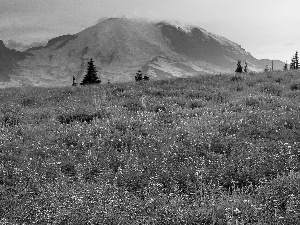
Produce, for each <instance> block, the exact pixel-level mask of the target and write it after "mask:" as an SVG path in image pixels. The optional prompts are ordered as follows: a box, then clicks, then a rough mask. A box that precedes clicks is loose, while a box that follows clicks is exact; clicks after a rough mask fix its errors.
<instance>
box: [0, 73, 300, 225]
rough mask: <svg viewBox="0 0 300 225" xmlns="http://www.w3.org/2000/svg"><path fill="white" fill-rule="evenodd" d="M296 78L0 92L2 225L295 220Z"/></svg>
mask: <svg viewBox="0 0 300 225" xmlns="http://www.w3.org/2000/svg"><path fill="white" fill-rule="evenodd" d="M299 80H300V74H299V73H296V72H295V73H292V72H286V73H283V72H273V73H268V74H250V75H242V76H233V75H232V76H230V75H223V76H210V77H208V76H206V77H198V78H188V79H175V80H168V81H155V82H154V81H150V82H146V83H145V82H144V83H128V84H110V85H98V86H85V87H67V88H48V89H47V88H23V89H17V88H11V89H5V90H1V92H0V103H1V108H0V123H1V128H0V221H1V222H0V223H1V224H299V223H300V201H299V200H300V195H299V194H300V193H299V192H300V171H299V170H300V152H299V151H300V110H299V106H300V103H299V100H300V91H299V90H300V89H299V88H298V86H299V85H298V84H299V83H300V82H299Z"/></svg>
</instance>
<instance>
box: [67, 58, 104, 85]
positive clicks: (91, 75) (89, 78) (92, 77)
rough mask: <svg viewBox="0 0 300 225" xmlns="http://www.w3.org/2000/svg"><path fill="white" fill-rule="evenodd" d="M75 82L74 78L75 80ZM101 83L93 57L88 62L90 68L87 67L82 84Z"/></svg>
mask: <svg viewBox="0 0 300 225" xmlns="http://www.w3.org/2000/svg"><path fill="white" fill-rule="evenodd" d="M73 83H74V80H73ZM99 83H101V80H99V78H98V76H97V70H96V68H95V66H94V61H93V59H91V60H90V61H89V62H88V68H87V73H86V75H85V77H84V78H83V80H82V81H81V83H80V84H81V85H86V84H99Z"/></svg>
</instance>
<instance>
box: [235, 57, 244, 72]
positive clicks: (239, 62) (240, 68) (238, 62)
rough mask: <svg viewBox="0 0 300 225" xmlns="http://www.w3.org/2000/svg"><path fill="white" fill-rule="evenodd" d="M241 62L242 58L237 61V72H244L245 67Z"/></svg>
mask: <svg viewBox="0 0 300 225" xmlns="http://www.w3.org/2000/svg"><path fill="white" fill-rule="evenodd" d="M241 63H242V62H241V60H238V61H237V68H236V70H235V72H236V73H242V72H243V67H242V65H241Z"/></svg>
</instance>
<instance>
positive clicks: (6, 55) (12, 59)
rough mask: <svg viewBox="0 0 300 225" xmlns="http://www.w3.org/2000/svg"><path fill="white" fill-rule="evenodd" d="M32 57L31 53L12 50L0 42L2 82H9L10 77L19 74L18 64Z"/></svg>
mask: <svg viewBox="0 0 300 225" xmlns="http://www.w3.org/2000/svg"><path fill="white" fill-rule="evenodd" d="M31 55H32V54H31V53H24V52H19V51H16V50H11V49H9V48H7V47H6V46H5V45H4V43H3V41H1V40H0V82H9V81H10V80H11V79H10V75H11V74H15V73H18V71H17V70H18V62H19V61H22V60H24V59H25V58H26V57H28V56H31Z"/></svg>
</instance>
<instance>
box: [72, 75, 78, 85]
mask: <svg viewBox="0 0 300 225" xmlns="http://www.w3.org/2000/svg"><path fill="white" fill-rule="evenodd" d="M76 85H77V83H76V79H75V76H73V83H72V86H76Z"/></svg>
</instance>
